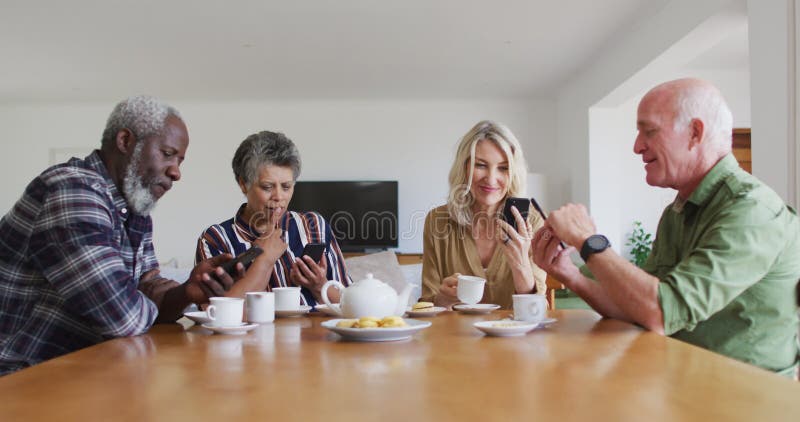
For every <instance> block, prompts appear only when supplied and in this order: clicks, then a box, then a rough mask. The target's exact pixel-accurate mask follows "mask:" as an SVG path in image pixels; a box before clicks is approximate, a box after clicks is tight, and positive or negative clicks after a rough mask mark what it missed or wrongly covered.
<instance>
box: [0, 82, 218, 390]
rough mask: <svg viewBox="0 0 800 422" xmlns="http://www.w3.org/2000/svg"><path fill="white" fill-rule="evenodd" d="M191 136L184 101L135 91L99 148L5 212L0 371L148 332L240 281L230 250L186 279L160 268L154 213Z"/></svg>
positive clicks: (54, 171)
mask: <svg viewBox="0 0 800 422" xmlns="http://www.w3.org/2000/svg"><path fill="white" fill-rule="evenodd" d="M188 146H189V135H188V132H187V130H186V125H185V124H184V122H183V120H182V119H181V117H180V114H179V113H178V112H177V110H175V109H174V108H172V107H170V106H167V105H165V104H163V103H162V102H161V101H159V100H158V99H156V98H153V97H147V96H137V97H131V98H128V99H126V100H123V101H122V102H120V103H119V104H117V106H116V107H115V108H114V110H113V111H112V113H111V115H110V116H109V118H108V122H107V123H106V128H105V130H104V132H103V137H102V142H101V147H100V149H99V150H95V151H94V152H92V153H91V154H89V155H88V156H87V157H86V158H84V159H78V158H72V159H71V160H69V161H68V162H66V163H63V164H59V165H56V166H53V167H50V168H48V169H47V170H45V171H44V172H42V173H41V174H40V175H39V176H38V177H36V178H35V179H34V180H33V181H32V182H31V183H30V184H28V186H27V188H26V189H25V192H24V194H23V195H22V198H20V199H19V201H17V203H16V204H15V205H14V206H13V208H12V209H11V211H9V212H8V214H6V215H5V216H4V217H3V219H2V220H0V374H5V373H9V372H13V371H16V370H18V369H21V368H25V367H27V366H31V365H34V364H37V363H39V362H42V361H44V360H47V359H51V358H54V357H56V356H59V355H62V354H65V353H68V352H71V351H74V350H77V349H80V348H83V347H87V346H90V345H93V344H96V343H99V342H101V341H104V340H107V339H111V338H114V337H123V336H133V335H138V334H142V333H144V332H146V331H147V330H148V329H149V328H150V327H151V326H152V325H153V324H154V323H155V322H168V321H174V320H176V319H177V318H179V317H180V316H181V314H182V311H183V309H185V308H186V306H188V305H189V304H191V303H198V304H199V303H204V302H206V301H207V300H208V297H210V296H220V295H222V294H224V289H225V288H227V287H229V285H230V284H232V283H233V280H231V278H230V277H229V276H228V275H227V274H226V273H225V272H224V271H223V270H221V269H219V268H218V266H219V265H220V264H222V263H223V262H225V261H227V260H229V259H231V256H230V255H226V256H222V255H221V256H218V257H215V258H212V259H209V260H207V261H203V262H201V263H199V264H198V265H197V266H196V267H195V268H194V270H193V271H192V272H191V275H190V276H189V280H187V281H186V282H185V283H178V282H175V281H172V280H166V279H164V278H162V277H160V276H159V270H158V262H157V261H156V257H155V252H154V249H153V233H152V228H153V225H152V220H151V218H150V211H152V209H153V207H154V206H155V204H156V202H157V201H158V200H159V199H160V198H161V196H163V195H164V194H165V193H166V192H167V191H168V190H169V189H170V188H171V187H172V183H173V182H176V181H178V180H179V179H180V177H181V173H180V165H181V163H182V162H183V159H184V156H185V154H186V149H187V148H188ZM212 271H213V272H214V274H215V275H216V278H217V279H218V280H219V281H217V280H214V278H213V277H209V273H210V272H212Z"/></svg>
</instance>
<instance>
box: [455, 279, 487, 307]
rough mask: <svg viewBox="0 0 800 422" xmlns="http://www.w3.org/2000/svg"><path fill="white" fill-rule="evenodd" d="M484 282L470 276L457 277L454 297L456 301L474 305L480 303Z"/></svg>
mask: <svg viewBox="0 0 800 422" xmlns="http://www.w3.org/2000/svg"><path fill="white" fill-rule="evenodd" d="M484 284H486V280H485V279H483V278H480V277H475V276H472V275H460V276H458V287H456V296H458V300H460V301H462V302H464V303H466V304H469V305H474V304H476V303H478V302H480V301H481V299H482V298H483V285H484Z"/></svg>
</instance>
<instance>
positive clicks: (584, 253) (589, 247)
mask: <svg viewBox="0 0 800 422" xmlns="http://www.w3.org/2000/svg"><path fill="white" fill-rule="evenodd" d="M610 246H611V242H609V241H608V238H607V237H605V236H603V235H602V234H593V235H591V236H589V237H588V238H587V239H586V240H585V241H584V242H583V246H581V258H583V261H584V262H586V261H587V260H589V257H590V256H591V255H593V254H596V253H598V252H603V251H604V250H606V249H608V248H609V247H610Z"/></svg>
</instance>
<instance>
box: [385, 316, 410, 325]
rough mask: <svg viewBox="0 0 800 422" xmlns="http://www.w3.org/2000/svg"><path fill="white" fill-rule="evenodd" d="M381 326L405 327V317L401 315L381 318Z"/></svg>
mask: <svg viewBox="0 0 800 422" xmlns="http://www.w3.org/2000/svg"><path fill="white" fill-rule="evenodd" d="M380 324H381V327H383V328H392V327H405V326H406V322H405V321H403V318H401V317H399V316H387V317H384V318H383V319H382V320H381V323H380Z"/></svg>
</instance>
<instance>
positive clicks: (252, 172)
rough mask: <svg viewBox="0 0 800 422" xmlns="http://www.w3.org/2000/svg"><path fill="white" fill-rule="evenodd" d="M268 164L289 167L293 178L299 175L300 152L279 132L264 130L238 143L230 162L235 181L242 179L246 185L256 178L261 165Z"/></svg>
mask: <svg viewBox="0 0 800 422" xmlns="http://www.w3.org/2000/svg"><path fill="white" fill-rule="evenodd" d="M268 165H275V166H280V167H289V168H291V169H292V174H293V175H294V179H295V180H297V178H298V177H299V176H300V152H299V151H298V150H297V147H296V146H295V145H294V142H292V140H291V139H289V138H287V137H286V135H284V134H282V133H280V132H269V131H266V130H265V131H262V132H258V133H254V134H252V135H250V136H248V137H247V138H245V140H244V141H242V143H241V144H239V148H237V149H236V153H235V154H234V155H233V162H232V163H231V167H233V175H234V176H235V177H236V182H237V183H238V182H239V180H243V181H244V183H245V185H246V186H250V185H251V184H252V183H253V182H254V181H255V180H256V179H257V178H258V171H259V170H260V169H261V167H262V166H268Z"/></svg>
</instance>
